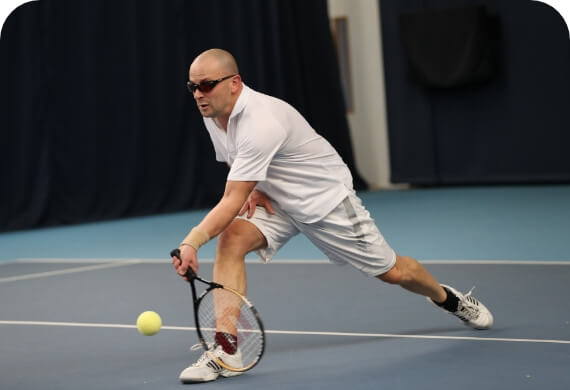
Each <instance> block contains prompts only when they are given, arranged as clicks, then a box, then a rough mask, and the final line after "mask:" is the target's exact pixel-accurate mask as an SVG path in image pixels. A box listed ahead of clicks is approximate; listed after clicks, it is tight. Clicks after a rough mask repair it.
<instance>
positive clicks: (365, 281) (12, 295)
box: [0, 187, 570, 390]
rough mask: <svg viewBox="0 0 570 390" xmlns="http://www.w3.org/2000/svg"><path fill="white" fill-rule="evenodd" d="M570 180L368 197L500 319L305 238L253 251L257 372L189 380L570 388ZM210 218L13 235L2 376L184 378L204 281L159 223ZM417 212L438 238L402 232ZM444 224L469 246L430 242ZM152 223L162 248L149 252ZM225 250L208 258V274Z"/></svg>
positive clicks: (0, 280)
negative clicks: (188, 274) (178, 264)
mask: <svg viewBox="0 0 570 390" xmlns="http://www.w3.org/2000/svg"><path fill="white" fill-rule="evenodd" d="M568 193H570V192H569V189H568V188H567V187H552V188H550V187H548V188H528V189H527V188H522V189H521V188H518V189H517V188H514V189H513V188H506V189H497V188H491V189H489V190H488V191H487V190H482V189H468V190H458V189H452V190H450V191H431V190H428V191H418V192H414V193H408V192H403V193H396V192H392V193H380V194H374V193H370V194H364V195H363V198H364V200H365V204H368V205H369V209H370V210H371V213H372V214H373V216H374V218H375V219H376V220H377V221H378V222H379V225H380V227H381V229H382V230H383V232H385V235H389V236H391V238H392V240H391V241H392V242H397V244H396V246H403V247H405V251H404V252H406V253H410V252H411V254H412V255H414V253H418V252H420V250H421V248H420V247H423V248H426V247H427V248H428V249H427V253H428V255H427V256H426V257H424V258H421V257H419V256H418V257H419V258H420V261H422V262H423V263H424V264H425V266H426V267H427V268H428V269H429V270H430V271H431V272H432V273H433V274H434V275H435V276H436V278H437V279H438V280H440V281H441V282H442V283H448V284H450V285H453V286H454V287H456V288H457V289H459V290H462V291H468V290H470V289H471V288H472V287H474V286H475V289H474V291H473V294H474V296H476V297H478V298H479V299H481V300H482V301H483V302H484V303H485V304H486V305H487V306H488V307H489V308H490V309H491V310H492V311H493V313H494V315H495V326H494V327H493V328H492V329H490V330H487V331H476V330H472V329H470V328H467V327H465V326H463V325H462V324H461V323H460V322H459V321H458V320H457V319H455V318H454V317H452V316H451V315H449V314H447V313H444V312H443V311H441V310H440V309H438V308H436V307H434V306H432V305H431V304H429V303H428V302H427V301H426V300H425V298H423V297H420V296H417V295H413V294H410V293H408V292H406V291H404V290H402V289H400V288H398V287H394V286H390V285H386V284H383V283H381V282H379V281H377V280H375V279H372V278H368V277H366V276H363V275H362V274H360V273H359V272H358V271H355V270H353V269H352V268H350V267H339V266H336V265H332V264H329V263H328V262H327V261H326V260H325V259H324V258H323V257H322V255H319V254H318V253H315V252H311V250H312V249H310V248H309V247H308V246H305V245H306V243H304V242H303V241H295V242H292V243H290V244H288V248H287V250H286V251H284V254H282V256H284V257H282V258H278V259H276V261H274V262H273V263H270V264H260V263H259V262H257V261H256V260H255V258H253V257H252V258H251V259H248V265H247V271H248V277H249V278H248V281H249V293H248V296H249V297H250V298H251V299H252V301H253V302H254V304H255V305H256V307H257V308H258V310H259V311H260V313H261V316H262V318H263V321H264V324H265V327H266V329H267V330H268V332H267V333H268V334H267V350H266V353H265V356H264V358H263V360H262V361H261V362H260V364H259V365H258V366H257V367H255V368H254V369H253V370H252V371H250V372H248V373H246V374H244V375H243V376H240V377H236V378H229V379H222V380H218V381H216V382H213V383H208V384H199V385H187V386H193V387H197V388H220V389H223V388H231V389H252V388H270V387H271V388H279V389H321V388H322V389H325V388H327V389H346V388H349V387H350V388H352V389H377V388H386V389H414V388H422V389H445V388H456V387H460V388H462V389H468V390H469V389H478V390H479V389H481V388H485V389H554V390H556V389H565V390H566V389H568V388H570V374H569V373H568V367H570V303H569V300H568V297H569V296H570V294H569V292H570V288H569V282H570V258H569V256H567V255H565V254H567V253H569V252H568V245H569V243H568V241H569V240H567V238H568V237H570V234H568V233H569V232H570V229H568V227H569V226H570V222H569V220H568V219H566V218H565V216H568V215H570V214H569V213H568V208H569V207H570V206H569V205H568V201H567V200H568V199H570V198H568V197H566V195H567V194H568ZM539 195H540V197H539ZM538 198H540V200H541V201H540V202H539V203H537V202H536V200H537V199H538ZM501 199H502V202H503V203H502V205H503V207H500V205H499V200H501ZM532 204H536V207H538V208H539V210H537V209H536V208H532V207H531V206H532ZM376 205H380V206H378V207H376ZM422 205H423V207H424V208H425V209H424V208H422ZM546 205H548V206H549V207H550V208H547V207H545V206H546ZM458 213H459V214H458ZM202 215H203V212H201V211H197V212H194V213H182V214H181V215H170V216H164V217H150V218H142V219H136V220H130V221H116V222H109V223H100V224H91V225H89V226H76V227H65V228H53V229H41V230H37V231H28V232H17V233H5V234H0V255H1V256H2V257H3V259H1V260H2V261H0V332H1V336H0V388H1V389H3V390H4V389H7V390H8V389H14V390H16V389H17V390H20V389H40V388H41V389H59V390H67V389H78V388H81V389H144V388H152V389H175V388H181V386H184V385H182V384H180V383H179V382H178V379H177V377H178V374H179V372H180V371H181V370H182V369H183V368H184V367H186V366H187V365H189V364H190V363H192V362H193V361H195V360H196V359H197V358H198V356H199V353H200V352H199V351H190V350H189V348H190V347H191V346H192V345H193V344H195V343H196V342H197V338H196V336H195V333H194V331H193V329H192V328H191V326H192V324H193V318H192V312H191V307H190V305H191V300H190V290H189V287H188V284H187V283H185V282H184V281H182V280H181V279H180V278H179V277H178V276H177V275H176V274H175V273H174V272H173V270H172V269H171V265H170V260H169V258H168V256H167V254H168V251H169V250H170V249H171V246H172V245H171V242H170V241H175V240H176V239H177V236H175V237H174V238H172V237H170V239H169V240H167V239H166V236H164V237H163V236H161V234H160V233H158V232H161V231H165V232H166V233H164V234H166V235H169V236H172V235H173V232H172V231H170V230H169V229H174V230H180V229H181V227H180V226H179V224H181V223H185V224H187V223H190V224H192V223H193V221H194V220H196V219H199V218H201V216H202ZM434 216H438V218H439V219H437V220H436V219H434V218H433V217H434ZM459 217H461V218H459ZM466 217H469V218H470V219H467V218H466ZM412 219H413V220H414V221H415V222H416V223H415V224H413V226H416V227H417V226H418V225H419V226H420V227H421V229H419V228H418V230H414V228H413V227H412V228H410V229H409V230H408V232H407V234H406V237H407V238H408V239H409V238H410V237H411V238H412V239H413V238H418V237H419V236H420V235H421V231H423V232H425V234H426V235H428V236H429V239H425V238H424V240H422V239H416V240H412V242H415V244H414V245H417V247H416V246H413V245H412V244H404V245H402V244H401V243H400V242H399V240H401V239H402V238H401V236H403V235H404V233H403V232H402V231H401V229H402V228H403V225H400V221H402V220H403V221H407V222H406V223H408V225H410V223H409V221H410V220H412ZM457 219H461V221H460V222H461V223H459V222H455V221H456V220H457ZM532 220H534V221H535V222H534V223H532V224H531V223H530V222H532ZM182 221H184V222H182ZM490 221H491V222H493V223H492V224H491V223H489V222H490ZM527 222H529V223H527ZM454 223H457V225H454ZM430 224H431V226H432V229H431V230H429V229H426V227H427V226H428V225H430ZM459 225H460V226H462V227H463V229H462V230H460V229H458V228H457V226H459ZM173 226H174V228H173ZM410 226H411V225H410ZM125 229H126V230H125ZM152 229H154V231H155V233H154V234H152V235H151V234H148V235H145V232H150V231H151V230H152ZM109 231H111V232H113V234H111V233H109ZM133 231H136V234H134V233H133ZM97 232H98V233H97ZM121 232H123V233H121ZM386 232H388V234H386ZM178 233H179V234H178V235H180V232H179V231H178ZM121 234H122V236H121ZM439 234H441V235H445V238H446V242H455V244H452V245H450V246H449V245H448V246H446V247H441V248H440V249H438V247H437V246H436V245H435V244H433V245H432V246H431V247H430V245H429V243H430V242H432V241H434V240H436V239H439V238H440V237H438V235H439ZM137 235H138V237H139V238H141V237H142V240H141V243H140V245H142V246H143V247H144V248H150V247H152V251H155V252H152V253H151V250H148V252H147V253H151V255H148V256H139V252H137V250H140V248H139V246H138V243H137V242H136V240H134V237H135V236H137ZM182 235H183V233H182ZM498 235H499V236H500V238H497V239H496V240H493V238H494V237H497V236H498ZM117 236H120V238H121V239H117ZM530 236H532V237H533V239H527V238H529V237H530ZM87 237H89V238H90V239H91V241H90V243H89V244H88V242H89V240H88V239H87ZM563 237H566V240H564V239H560V238H563ZM30 238H36V241H35V242H36V243H37V244H36V247H34V245H33V244H30V243H33V242H34V240H30ZM129 239H133V240H132V241H130V240H129ZM555 239H556V241H554V240H555ZM114 240H118V241H114ZM93 241H95V243H94V242H93ZM22 242H26V243H28V245H27V246H26V245H20V244H21V243H22ZM120 242H122V243H123V244H124V245H120ZM458 242H459V243H464V244H465V245H464V247H463V248H460V247H459V246H458V244H457V243H458ZM469 243H470V244H469ZM553 243H554V245H553ZM515 244H516V245H515ZM392 245H393V246H394V244H392ZM406 245H409V246H407V247H406ZM469 245H471V246H469ZM38 247H39V249H38ZM546 247H548V250H546V249H543V250H540V249H542V248H546ZM58 248H59V249H58ZM454 248H455V249H454ZM104 251H105V252H104ZM209 251H211V249H208V248H206V250H205V251H204V256H203V261H202V263H201V268H200V274H202V275H204V276H206V277H208V278H209V276H210V275H211V267H212V262H211V260H208V258H210V259H211V257H209V256H208V255H209ZM128 253H132V254H133V256H126V254H128ZM157 253H161V254H162V253H164V256H155V254H157ZM525 253H526V254H527V255H526V256H527V257H525V255H524V254H525ZM537 253H539V254H542V256H538V255H537ZM304 255H307V256H304ZM145 310H154V311H156V312H158V313H159V314H160V315H161V316H162V319H163V328H162V330H161V331H160V332H159V333H158V334H157V335H155V336H152V337H145V336H142V335H140V334H139V333H138V332H137V330H136V327H135V321H136V318H137V316H138V314H139V313H141V312H142V311H145Z"/></svg>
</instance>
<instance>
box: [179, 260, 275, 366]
mask: <svg viewBox="0 0 570 390" xmlns="http://www.w3.org/2000/svg"><path fill="white" fill-rule="evenodd" d="M170 256H172V257H176V258H178V259H179V260H180V250H179V249H173V250H172V251H171V252H170ZM186 278H187V279H188V282H189V283H190V289H191V290H192V301H193V304H194V320H195V323H196V332H197V333H198V339H199V340H200V344H201V345H202V347H203V348H204V349H205V350H206V351H212V350H213V347H214V346H215V345H221V346H222V348H223V349H224V351H226V352H233V353H234V355H233V356H237V358H232V359H226V361H223V360H222V359H220V358H219V357H217V356H216V355H215V354H213V353H212V354H211V357H212V358H213V359H214V360H215V361H216V363H218V364H219V365H220V366H222V367H223V368H226V369H228V370H230V371H236V372H243V371H247V370H250V369H252V368H253V367H254V366H255V365H256V364H257V363H259V361H260V360H261V357H262V356H263V352H264V350H265V331H264V330H263V323H262V322H261V317H260V316H259V313H258V312H257V310H256V309H255V307H254V306H253V305H252V303H251V302H250V301H249V300H248V299H247V298H246V297H244V296H243V295H241V294H240V293H238V292H237V291H235V290H233V289H231V288H229V287H224V286H222V285H221V284H218V283H215V282H210V281H208V280H205V279H202V278H201V277H199V276H198V275H196V273H195V272H194V271H193V270H192V269H191V268H190V267H188V271H186ZM196 280H199V281H200V282H202V283H204V284H205V285H206V286H207V288H206V290H204V292H202V294H200V296H197V294H196V286H195V283H194V282H195V281H196ZM240 355H241V356H240ZM240 357H241V358H240Z"/></svg>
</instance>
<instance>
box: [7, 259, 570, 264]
mask: <svg viewBox="0 0 570 390" xmlns="http://www.w3.org/2000/svg"><path fill="white" fill-rule="evenodd" d="M112 261H122V262H126V261H131V262H134V263H137V264H170V259H169V258H164V259H125V258H122V259H58V258H54V259H50V258H35V259H34V258H22V259H16V260H13V261H5V262H0V264H14V263H38V264H81V263H108V262H112ZM245 261H246V263H248V264H265V263H262V262H261V261H260V260H258V259H246V260H245ZM213 262H214V259H200V263H204V264H212V263H213ZM419 262H420V263H422V264H435V265H448V264H449V265H463V264H465V265H570V261H568V260H553V261H551V260H544V261H541V260H419ZM269 264H332V263H331V262H330V261H328V260H326V259H322V260H316V259H276V260H271V261H270V262H269Z"/></svg>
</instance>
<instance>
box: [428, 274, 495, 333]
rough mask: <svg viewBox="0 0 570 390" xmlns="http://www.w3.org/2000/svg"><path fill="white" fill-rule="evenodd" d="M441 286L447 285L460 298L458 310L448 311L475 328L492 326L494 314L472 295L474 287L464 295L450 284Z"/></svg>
mask: <svg viewBox="0 0 570 390" xmlns="http://www.w3.org/2000/svg"><path fill="white" fill-rule="evenodd" d="M441 286H442V287H445V288H446V289H448V290H449V291H451V292H452V293H453V294H455V295H456V296H457V298H459V303H458V305H457V311H456V312H450V311H448V313H450V314H453V315H454V316H456V317H457V318H459V319H460V320H461V321H463V323H464V324H465V325H467V326H470V327H472V328H475V329H489V328H490V327H491V326H493V314H491V312H490V311H489V309H487V308H486V307H485V305H483V304H482V303H481V302H480V301H479V300H478V299H476V298H474V297H472V296H471V292H472V291H473V289H471V290H470V291H469V292H468V293H467V294H465V295H464V294H462V293H460V292H459V291H457V290H456V289H454V288H453V287H450V286H448V285H445V284H442V285H441ZM428 301H430V302H432V303H433V304H434V305H436V306H438V307H440V306H439V305H437V304H436V303H435V302H433V301H432V300H431V299H430V298H428ZM444 310H445V309H444ZM446 311H447V310H446Z"/></svg>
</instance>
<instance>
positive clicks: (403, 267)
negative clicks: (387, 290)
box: [378, 255, 415, 285]
mask: <svg viewBox="0 0 570 390" xmlns="http://www.w3.org/2000/svg"><path fill="white" fill-rule="evenodd" d="M414 263H415V261H414V260H413V259H411V258H409V257H404V256H399V255H396V264H394V266H393V267H392V269H390V270H389V271H388V272H386V273H383V274H382V275H379V276H378V279H380V280H381V281H383V282H386V283H390V284H398V285H401V284H402V283H406V282H407V281H409V280H410V279H411V278H412V275H413V273H414V270H413V268H414V266H415V264H414Z"/></svg>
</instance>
